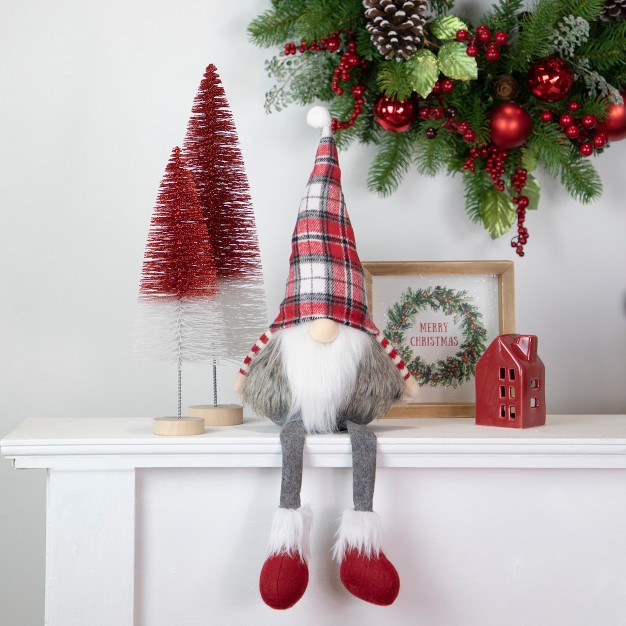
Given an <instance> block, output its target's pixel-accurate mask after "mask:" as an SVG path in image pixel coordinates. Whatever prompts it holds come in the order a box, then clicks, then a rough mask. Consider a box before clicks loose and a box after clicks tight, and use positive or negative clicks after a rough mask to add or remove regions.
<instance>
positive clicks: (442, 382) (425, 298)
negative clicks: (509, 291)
mask: <svg viewBox="0 0 626 626" xmlns="http://www.w3.org/2000/svg"><path fill="white" fill-rule="evenodd" d="M426 309H431V310H433V311H436V312H442V313H444V314H445V315H451V316H453V320H454V323H455V324H459V326H460V328H461V333H462V336H463V341H462V343H461V344H460V345H459V349H458V351H457V352H456V354H455V356H454V357H445V358H442V359H439V360H437V361H435V362H434V363H427V362H426V361H425V360H424V359H423V358H422V357H421V356H419V355H417V356H413V350H412V349H411V347H410V346H409V345H408V344H407V337H406V331H407V330H409V329H410V328H411V327H413V326H414V325H415V321H416V318H417V316H418V315H419V314H420V313H421V312H422V311H425V310H426ZM387 317H388V319H389V321H388V323H387V326H386V327H385V329H384V331H383V334H384V335H385V337H387V339H389V341H391V342H392V343H393V344H394V345H396V346H397V348H398V351H399V352H400V355H401V357H402V359H403V361H404V362H405V363H406V364H407V367H408V369H409V371H410V372H411V374H413V376H415V378H416V379H417V382H418V383H419V384H420V385H422V386H423V385H429V386H430V387H457V386H458V385H459V384H461V383H463V382H467V381H469V380H470V379H471V378H472V377H473V376H474V373H475V371H476V363H477V362H478V359H479V358H480V357H481V355H482V354H483V352H484V351H485V349H486V347H487V330H486V329H485V327H484V326H483V324H482V317H483V316H482V313H481V312H480V311H479V310H478V308H477V307H476V306H475V305H474V304H472V303H471V300H470V299H469V298H468V296H467V292H466V291H454V290H453V289H449V288H447V287H441V286H439V285H437V286H436V287H427V288H425V289H412V288H410V287H409V288H408V289H407V290H406V291H405V292H404V293H403V294H402V296H401V298H400V300H399V302H396V303H395V304H394V305H393V306H391V307H390V308H389V310H388V312H387Z"/></svg>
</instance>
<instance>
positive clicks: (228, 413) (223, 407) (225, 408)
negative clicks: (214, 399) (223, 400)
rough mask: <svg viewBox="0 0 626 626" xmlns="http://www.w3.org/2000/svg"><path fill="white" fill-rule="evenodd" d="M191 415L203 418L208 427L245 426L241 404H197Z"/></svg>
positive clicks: (190, 411)
mask: <svg viewBox="0 0 626 626" xmlns="http://www.w3.org/2000/svg"><path fill="white" fill-rule="evenodd" d="M189 415H192V416H193V417H202V418H203V419H204V423H205V424H206V425H207V426H236V425H237V424H243V407H242V406H241V405H239V404H218V405H217V406H213V405H212V404H196V405H195V406H190V407H189Z"/></svg>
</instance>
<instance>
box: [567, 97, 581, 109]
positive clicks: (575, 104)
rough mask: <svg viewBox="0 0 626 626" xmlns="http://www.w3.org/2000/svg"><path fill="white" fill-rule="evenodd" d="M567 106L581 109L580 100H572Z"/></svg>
mask: <svg viewBox="0 0 626 626" xmlns="http://www.w3.org/2000/svg"><path fill="white" fill-rule="evenodd" d="M567 108H568V109H569V110H570V111H578V110H580V102H576V100H572V101H571V102H570V103H569V104H568V105H567Z"/></svg>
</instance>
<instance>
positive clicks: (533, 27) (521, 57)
mask: <svg viewBox="0 0 626 626" xmlns="http://www.w3.org/2000/svg"><path fill="white" fill-rule="evenodd" d="M558 4H559V3H558V2H554V0H539V2H538V3H537V4H536V5H535V6H534V7H533V11H532V13H528V14H526V15H525V18H524V19H523V20H521V21H520V26H519V37H518V39H517V42H516V44H515V45H514V46H511V47H510V50H509V72H510V71H515V70H517V71H525V70H526V69H527V67H528V63H530V61H531V60H532V59H538V58H540V57H544V56H548V54H549V53H550V46H551V44H552V31H553V30H554V28H555V26H556V23H557V21H558V19H559V17H560V12H559V7H558Z"/></svg>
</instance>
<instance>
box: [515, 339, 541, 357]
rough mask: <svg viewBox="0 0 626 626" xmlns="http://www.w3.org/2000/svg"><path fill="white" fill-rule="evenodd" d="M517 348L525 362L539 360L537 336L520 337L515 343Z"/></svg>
mask: <svg viewBox="0 0 626 626" xmlns="http://www.w3.org/2000/svg"><path fill="white" fill-rule="evenodd" d="M513 348H515V349H516V350H517V352H518V354H519V355H520V357H521V358H522V359H524V360H525V361H534V360H535V359H536V358H537V336H536V335H519V337H518V338H517V339H515V341H513Z"/></svg>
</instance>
